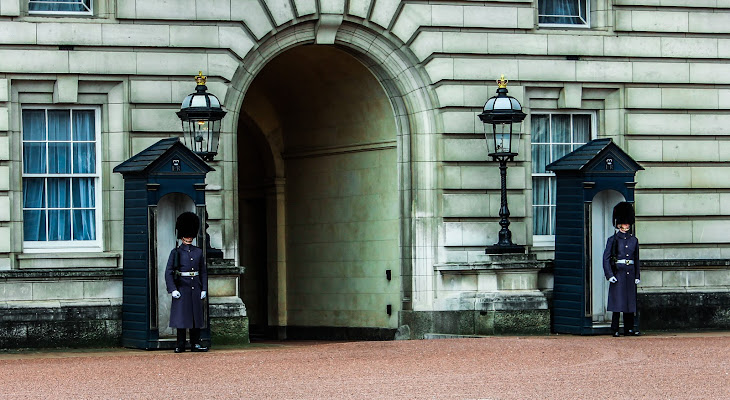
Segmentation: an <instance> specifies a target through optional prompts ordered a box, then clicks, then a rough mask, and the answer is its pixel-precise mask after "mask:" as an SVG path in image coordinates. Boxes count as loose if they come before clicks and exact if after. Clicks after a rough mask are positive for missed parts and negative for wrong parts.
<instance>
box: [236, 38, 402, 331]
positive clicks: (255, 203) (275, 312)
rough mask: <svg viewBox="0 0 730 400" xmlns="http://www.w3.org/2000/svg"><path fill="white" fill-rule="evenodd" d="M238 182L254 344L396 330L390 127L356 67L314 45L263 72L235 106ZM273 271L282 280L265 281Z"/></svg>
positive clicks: (364, 73)
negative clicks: (261, 336)
mask: <svg viewBox="0 0 730 400" xmlns="http://www.w3.org/2000/svg"><path fill="white" fill-rule="evenodd" d="M237 179H238V186H239V210H240V212H239V232H240V233H241V234H240V238H241V246H240V248H241V254H240V259H241V263H242V265H243V266H244V267H246V272H245V275H244V278H243V280H242V281H243V284H242V288H241V289H242V297H243V300H244V303H245V304H246V308H247V310H248V313H249V322H250V324H251V331H252V335H255V333H256V332H257V331H265V330H266V329H265V328H267V327H273V326H275V325H281V324H284V325H287V326H289V327H292V326H296V327H306V328H311V327H318V328H322V327H325V328H345V327H347V328H352V327H357V328H378V329H382V328H395V327H396V324H397V317H394V315H397V312H395V310H397V308H399V289H400V285H399V282H397V281H395V280H394V281H395V282H391V281H389V280H387V279H386V276H387V273H386V271H388V270H389V271H391V276H396V277H397V276H398V272H397V271H399V251H398V248H399V247H398V246H399V242H398V240H399V206H398V204H399V203H398V173H397V151H396V128H395V118H394V115H393V109H392V107H391V104H390V102H389V99H388V97H387V95H386V93H385V91H384V90H383V88H382V86H381V85H380V83H379V82H378V80H377V79H376V78H375V76H373V74H372V73H371V72H370V71H369V70H368V69H367V68H366V67H365V66H364V65H363V64H362V63H360V62H359V61H358V60H357V59H355V58H354V57H352V56H351V55H350V54H348V53H346V52H344V51H342V50H339V49H337V48H335V47H332V46H315V45H308V46H299V47H296V48H293V49H290V50H287V51H285V52H284V53H282V54H280V55H279V56H277V57H276V58H274V59H273V60H272V61H271V62H269V63H268V64H267V65H266V66H265V67H264V68H263V70H262V71H261V72H260V73H259V74H258V75H257V77H256V78H255V79H254V81H253V83H252V84H251V86H250V88H249V89H248V90H247V92H246V95H245V99H244V103H243V106H242V110H241V122H240V123H239V130H238V178H237ZM277 193H279V194H278V195H277ZM276 196H283V197H278V199H279V202H278V203H277V200H275V199H274V198H276ZM282 198H283V199H285V200H284V201H281V199H282ZM282 204H283V205H282ZM282 213H283V215H282ZM282 217H283V218H282ZM281 221H285V223H283V225H284V226H283V227H282V226H278V225H277V224H282V223H281ZM282 249H284V250H282ZM282 262H284V263H286V267H285V271H286V273H285V274H286V279H285V280H282V279H279V278H275V277H273V276H272V273H273V271H276V269H277V268H281V263H282ZM282 281H283V282H282ZM277 285H278V286H277ZM281 304H286V306H285V307H283V309H280V308H277V307H280V306H281ZM388 305H390V307H388ZM386 310H390V312H391V313H390V314H388V313H386Z"/></svg>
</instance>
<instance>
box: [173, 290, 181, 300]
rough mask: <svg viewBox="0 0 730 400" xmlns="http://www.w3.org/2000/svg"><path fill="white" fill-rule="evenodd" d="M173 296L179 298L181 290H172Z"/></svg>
mask: <svg viewBox="0 0 730 400" xmlns="http://www.w3.org/2000/svg"><path fill="white" fill-rule="evenodd" d="M172 297H173V298H175V299H179V298H180V292H178V291H177V290H173V291H172Z"/></svg>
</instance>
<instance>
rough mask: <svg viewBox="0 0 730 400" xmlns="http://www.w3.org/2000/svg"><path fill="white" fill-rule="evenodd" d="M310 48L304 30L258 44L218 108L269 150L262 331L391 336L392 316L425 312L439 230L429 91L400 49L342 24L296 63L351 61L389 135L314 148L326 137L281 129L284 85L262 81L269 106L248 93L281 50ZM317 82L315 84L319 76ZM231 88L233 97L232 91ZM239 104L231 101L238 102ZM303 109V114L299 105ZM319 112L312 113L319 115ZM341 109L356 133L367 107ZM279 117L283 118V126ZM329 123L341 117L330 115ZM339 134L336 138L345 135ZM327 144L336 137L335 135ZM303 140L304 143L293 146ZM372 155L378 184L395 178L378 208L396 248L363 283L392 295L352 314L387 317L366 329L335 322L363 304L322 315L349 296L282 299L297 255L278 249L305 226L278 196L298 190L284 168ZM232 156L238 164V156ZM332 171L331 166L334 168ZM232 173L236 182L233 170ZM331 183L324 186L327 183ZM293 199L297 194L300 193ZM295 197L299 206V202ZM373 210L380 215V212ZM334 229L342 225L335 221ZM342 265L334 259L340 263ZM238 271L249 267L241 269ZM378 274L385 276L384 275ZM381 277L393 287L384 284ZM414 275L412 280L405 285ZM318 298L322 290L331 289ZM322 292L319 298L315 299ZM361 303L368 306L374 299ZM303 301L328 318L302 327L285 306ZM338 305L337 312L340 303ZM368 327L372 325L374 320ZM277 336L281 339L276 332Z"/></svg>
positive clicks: (354, 321) (355, 321)
mask: <svg viewBox="0 0 730 400" xmlns="http://www.w3.org/2000/svg"><path fill="white" fill-rule="evenodd" d="M309 34H311V36H309ZM313 39H314V31H313V30H311V31H310V30H309V28H308V27H297V29H296V30H295V29H293V28H292V29H291V30H290V31H284V32H280V33H279V34H277V35H275V36H274V37H273V38H271V39H270V40H268V41H267V42H265V43H263V44H262V45H261V47H260V48H259V49H258V51H257V52H256V53H255V54H253V55H251V54H249V56H247V57H246V59H245V60H244V65H243V66H242V67H241V68H240V69H239V73H237V74H236V78H235V79H234V81H233V82H232V87H234V88H235V89H236V90H231V91H229V92H228V97H227V98H226V101H225V102H226V104H228V109H229V110H235V108H234V107H236V104H240V105H241V107H240V108H238V110H241V111H240V113H239V115H240V118H239V119H241V118H246V117H245V116H244V115H248V116H249V117H251V119H252V120H257V121H256V124H257V128H256V129H258V130H259V131H260V132H261V133H260V136H261V137H263V138H264V139H265V141H266V143H267V145H268V150H267V152H270V153H271V155H272V162H271V165H273V170H274V172H273V173H272V174H269V175H268V176H267V177H266V179H265V180H266V181H267V182H268V183H267V185H269V186H268V190H267V191H266V194H265V197H266V200H265V202H266V209H267V211H266V215H267V218H268V220H267V222H266V226H267V232H266V237H267V238H268V242H267V243H266V245H267V247H268V250H267V280H268V285H269V288H268V295H267V300H268V325H269V326H271V327H284V326H295V325H296V326H303V327H311V326H313V325H312V324H315V326H319V325H317V324H319V323H321V325H322V326H328V327H347V328H353V327H363V328H373V327H374V328H382V329H394V328H395V327H397V324H398V311H399V310H409V309H415V308H418V307H419V306H423V307H424V308H425V307H428V306H429V305H430V301H431V296H430V294H431V292H430V289H431V286H432V282H431V279H432V266H433V262H434V259H435V256H436V246H437V243H436V242H437V240H436V237H437V235H436V233H437V229H438V221H437V220H436V217H435V214H436V210H435V204H436V194H435V191H434V190H433V188H435V187H437V186H436V184H435V183H436V182H435V181H436V176H437V174H436V167H435V162H436V138H435V135H433V133H434V132H435V130H436V128H435V120H436V119H435V116H434V115H433V112H432V110H433V109H434V107H433V106H432V104H431V96H430V94H429V93H430V92H429V90H428V89H427V85H426V84H425V82H424V79H423V78H422V76H421V75H420V73H419V72H418V71H419V70H418V69H417V68H414V67H413V63H412V59H410V58H409V57H408V55H406V54H404V53H403V52H402V50H399V49H398V48H397V47H396V46H394V45H393V44H392V43H390V42H388V41H387V40H385V39H384V38H383V37H382V36H379V35H377V34H375V33H374V32H372V31H369V30H367V29H364V28H362V27H358V26H354V25H348V24H343V26H341V27H340V30H339V31H338V34H337V39H336V40H335V44H334V45H333V46H309V52H310V53H311V54H309V55H307V54H304V53H300V54H299V56H300V57H305V58H306V57H314V59H315V60H321V54H320V55H319V56H315V55H314V54H315V53H317V52H321V51H325V52H327V51H330V52H339V53H340V54H339V56H338V57H337V58H335V59H333V64H338V63H339V62H340V61H342V60H349V61H350V62H353V61H354V60H353V59H352V58H353V57H354V58H356V59H358V60H359V61H360V63H357V65H359V66H360V68H361V70H362V71H364V72H365V74H366V75H367V76H370V78H371V79H370V80H369V81H368V85H370V86H373V87H377V89H378V90H379V91H380V95H379V98H380V99H381V100H382V102H381V103H380V104H385V105H386V107H385V108H387V109H388V114H389V117H388V120H389V121H390V123H391V126H390V127H389V128H387V129H388V130H390V132H391V135H390V136H389V137H388V138H387V139H384V138H380V139H382V140H380V139H376V140H375V142H378V143H377V144H374V142H372V141H365V142H363V143H360V142H358V141H357V140H355V139H356V138H354V137H351V138H350V139H353V140H350V141H349V142H337V141H334V142H332V141H327V140H324V141H322V139H323V138H327V135H314V136H306V135H301V137H300V136H296V135H292V134H287V133H286V132H285V130H286V129H285V128H286V127H285V126H280V125H281V124H280V122H281V121H282V118H284V119H288V120H291V119H292V118H294V119H296V117H295V116H294V115H295V114H296V112H297V110H296V109H294V110H292V109H288V108H287V104H285V102H283V103H282V101H281V98H285V96H287V95H288V93H289V90H288V89H287V87H286V86H287V84H285V83H282V82H281V81H279V80H277V79H275V78H266V79H267V82H268V83H267V85H268V86H269V89H270V90H269V92H272V91H273V92H278V93H279V96H280V97H279V100H277V99H276V98H274V99H273V100H272V98H271V97H270V96H269V95H262V94H261V90H260V89H261V88H260V87H257V83H256V80H257V79H259V78H260V76H262V74H263V75H266V74H267V68H268V67H270V66H271V65H274V66H275V65H276V60H277V58H278V56H282V55H283V56H285V57H286V53H287V52H288V51H292V50H291V49H293V48H296V47H297V46H301V45H307V44H311V43H312V42H313ZM281 43H288V44H289V45H288V46H287V47H286V48H284V46H282V45H281ZM316 49H327V50H316ZM294 51H297V50H294ZM289 65H290V68H291V69H294V70H296V67H297V62H293V63H291V62H290V63H289ZM312 65H314V64H312ZM276 68H278V69H277V70H276V71H277V72H276V73H271V74H273V75H274V76H276V75H278V76H279V77H282V76H286V75H287V71H286V68H283V67H281V66H278V67H276ZM360 73H362V72H360ZM325 75H327V74H325ZM366 75H362V76H366ZM320 78H323V77H322V76H321V77H320ZM325 78H326V76H325ZM284 81H286V82H288V85H289V86H290V87H292V86H293V85H296V83H292V82H293V81H292V80H290V79H285V80H284ZM354 81H355V82H359V81H361V79H354ZM238 88H241V91H240V92H239V91H238ZM322 88H327V89H333V90H337V89H336V86H333V87H329V86H326V85H324V86H322V85H321V84H320V87H319V88H317V87H310V88H309V89H308V90H309V91H310V92H313V93H319V92H322V90H321V89H322ZM350 90H352V89H350ZM305 92H306V91H305ZM239 95H240V97H237V96H239ZM367 97H368V96H359V97H358V96H351V97H347V96H339V98H346V99H347V100H349V101H350V102H352V101H353V99H354V100H358V99H366V98H367ZM302 104H305V105H306V104H307V103H302ZM333 104H335V103H333ZM335 105H336V104H335ZM320 106H321V104H320ZM295 108H296V107H295ZM326 108H327V107H320V109H326ZM313 110H314V109H311V108H310V111H309V112H308V113H305V114H306V115H309V116H311V113H312V112H315V111H316V110H314V111H313ZM348 110H349V111H347V112H346V113H349V114H350V115H349V117H348V118H345V119H344V120H343V119H339V120H338V121H339V122H340V123H342V122H345V125H346V122H347V121H350V122H352V121H357V124H355V125H365V124H368V123H372V121H373V120H372V119H369V118H367V116H368V112H367V111H368V110H367V107H360V108H358V107H355V106H351V107H350V108H349V109H348ZM363 110H365V111H363ZM330 113H331V111H330ZM283 114H286V115H284V116H283V117H282V115H283ZM329 115H330V116H332V115H340V114H338V113H334V114H332V113H331V114H329ZM317 119H318V120H319V121H320V122H321V121H323V120H326V119H327V117H326V116H325V117H322V116H319V117H317ZM329 119H332V118H329ZM335 119H336V118H335ZM290 125H291V124H290ZM239 127H240V124H239ZM319 128H322V126H321V125H320V126H319ZM240 133H241V132H234V134H235V136H234V140H233V142H234V143H236V142H240V141H241V140H243V138H242V137H241V136H240ZM347 133H348V132H345V133H344V134H345V136H346V135H347ZM335 137H339V138H342V137H340V136H335ZM302 138H306V139H305V140H301V139H302ZM285 139H288V140H285ZM328 139H329V138H328ZM287 142H288V146H287ZM240 146H241V144H240V143H239V144H238V146H237V148H239V149H240ZM358 146H360V147H358ZM380 147H384V148H388V149H390V150H391V152H390V159H391V161H392V162H391V165H392V169H391V170H390V172H391V173H390V174H389V175H383V177H384V178H393V177H395V183H394V185H393V186H394V189H393V190H394V191H393V193H394V194H395V195H394V197H392V199H390V200H388V201H387V204H388V205H389V206H392V207H394V208H395V214H397V217H396V220H397V221H396V222H394V224H395V226H396V227H395V229H390V230H389V232H390V233H392V232H393V231H395V232H396V237H395V240H392V239H393V238H389V239H391V240H389V242H390V243H392V244H394V246H395V250H394V253H395V256H393V257H392V259H390V260H388V261H389V262H390V263H386V264H387V268H386V267H382V266H381V267H380V270H381V271H380V272H378V273H377V274H376V276H372V277H369V279H372V280H373V281H376V280H380V281H384V282H389V289H388V293H389V294H390V295H393V296H386V297H388V298H387V300H383V301H384V302H383V301H381V303H382V304H381V303H378V304H370V305H368V306H367V307H369V308H368V310H360V311H366V312H370V313H371V314H373V315H374V314H376V313H380V314H382V315H387V318H381V317H382V316H381V317H378V318H381V319H380V320H379V321H380V322H372V321H374V320H373V319H371V320H369V321H370V322H368V321H366V320H365V319H363V318H361V316H358V317H341V316H342V315H346V314H347V313H348V312H349V313H350V314H352V309H356V308H358V307H361V308H362V304H363V303H365V302H368V301H370V302H371V303H372V301H371V300H363V299H359V300H353V304H351V306H352V307H351V309H350V310H335V309H334V306H326V305H324V304H325V303H328V304H335V305H338V306H339V305H341V304H342V303H343V300H342V299H341V298H340V299H337V298H336V297H337V296H335V295H339V296H340V297H343V296H344V297H348V296H349V295H351V294H352V293H330V294H331V295H332V296H329V298H328V299H324V300H323V299H322V298H321V297H320V298H318V299H314V300H312V299H311V296H310V298H308V297H307V296H308V295H310V294H311V293H301V292H296V290H295V291H292V290H289V289H290V288H295V287H296V285H292V282H293V281H295V280H296V279H297V277H296V276H295V275H296V273H297V272H295V269H292V265H295V264H297V262H300V261H301V260H297V257H296V256H293V255H294V254H296V252H297V251H298V250H297V249H294V248H292V247H291V246H289V245H287V243H288V244H292V245H294V242H292V241H289V242H287V238H289V237H290V234H291V230H290V228H293V229H300V228H302V229H304V228H303V227H302V225H306V223H305V224H302V223H301V221H296V220H295V221H290V219H291V218H292V216H294V217H295V219H296V217H299V216H300V214H299V213H297V212H293V211H292V210H294V209H295V208H296V205H295V204H294V203H293V202H292V201H289V200H287V194H289V195H291V194H293V193H295V191H292V189H291V188H292V187H295V186H296V184H297V183H298V182H291V181H290V176H288V175H287V174H286V171H287V170H289V171H295V172H298V171H300V170H299V169H297V168H294V169H292V168H291V165H292V164H296V163H299V162H301V163H306V162H307V161H303V160H307V159H310V158H316V157H320V158H326V157H330V156H331V155H330V154H328V153H327V152H330V151H333V149H339V150H335V152H338V151H339V152H340V153H342V154H360V155H361V156H362V155H363V154H366V153H374V152H377V151H380V150H381V149H380ZM323 148H327V150H326V151H324V152H323V150H322V149H323ZM239 153H240V152H239ZM238 157H240V154H239V155H238ZM335 164H337V163H336V162H335ZM239 165H240V162H239ZM287 167H289V168H287ZM303 170H306V169H303ZM238 171H239V175H240V172H241V170H240V168H239V169H238ZM350 173H352V171H350ZM330 178H332V177H329V178H328V179H330ZM368 179H370V178H368ZM376 180H377V179H376ZM382 180H383V179H381V181H382ZM335 186H336V185H335ZM287 187H288V188H289V189H287ZM333 187H334V186H333ZM239 190H240V189H239ZM305 192H306V191H305ZM296 193H297V194H298V193H299V192H296ZM295 197H297V198H298V196H295ZM330 200H332V199H330ZM239 205H240V203H239ZM340 207H342V206H340ZM345 208H348V207H345ZM350 208H352V207H350ZM355 208H356V207H355ZM368 208H370V209H372V208H374V207H365V209H368ZM380 208H381V209H382V208H384V207H380ZM386 219H387V218H386ZM238 222H239V223H238V228H237V229H238V230H239V232H241V229H242V227H243V226H244V225H245V224H244V223H241V221H238ZM339 222H343V223H344V221H339ZM297 226H298V227H297ZM272 231H273V232H272ZM241 233H242V232H241ZM295 236H296V235H295ZM304 236H306V235H304ZM239 239H240V242H241V243H239V246H240V247H241V248H243V246H245V245H244V244H243V241H244V240H245V237H244V235H243V234H241V235H239ZM304 247H307V246H304ZM310 248H311V246H310ZM292 257H294V258H292ZM242 260H243V259H242ZM342 261H343V260H340V262H342ZM380 261H384V260H380ZM304 263H306V261H304ZM242 265H243V264H242ZM384 265H385V264H384ZM244 266H246V265H244ZM246 267H247V268H250V266H246ZM249 271H250V269H249ZM297 271H298V270H297ZM386 271H388V272H387V273H386ZM320 272H322V271H320ZM371 272H372V271H371ZM292 273H294V275H292ZM368 273H370V272H368ZM346 274H347V273H346ZM387 276H389V277H390V278H391V280H392V281H387V278H386V277H387ZM416 276H417V278H414V277H416ZM394 278H397V279H394ZM244 279H245V277H244ZM339 279H344V275H343V276H340V277H339ZM320 283H322V282H320ZM346 284H351V282H346ZM324 286H326V284H324V283H323V284H322V285H320V287H321V288H324ZM394 286H396V288H395V289H393V287H394ZM325 289H326V290H330V289H331V288H325ZM325 289H322V290H321V291H320V293H321V292H322V291H324V290H325ZM297 290H298V289H297ZM293 293H295V294H293ZM296 293H298V294H296ZM370 297H371V298H373V296H370ZM380 297H382V296H375V298H380ZM244 301H245V295H244ZM306 301H314V302H315V303H317V302H318V304H314V305H312V308H311V309H314V308H316V307H320V308H321V307H324V308H327V307H329V309H324V310H320V311H323V312H324V313H325V314H327V317H326V318H319V319H318V318H314V317H311V316H310V317H308V318H309V319H307V318H301V315H302V314H301V312H300V311H301V310H299V309H295V308H293V307H292V304H295V303H296V304H297V307H299V306H300V304H306ZM344 302H345V303H346V302H347V301H344ZM249 310H251V308H249ZM291 311H296V314H297V317H293V316H292V312H291ZM386 311H390V313H391V314H390V315H388V314H387V313H386ZM310 314H312V313H310ZM360 314H362V313H360ZM335 315H339V316H335ZM375 319H376V320H377V318H375ZM383 321H385V322H383ZM279 336H281V333H280V334H279Z"/></svg>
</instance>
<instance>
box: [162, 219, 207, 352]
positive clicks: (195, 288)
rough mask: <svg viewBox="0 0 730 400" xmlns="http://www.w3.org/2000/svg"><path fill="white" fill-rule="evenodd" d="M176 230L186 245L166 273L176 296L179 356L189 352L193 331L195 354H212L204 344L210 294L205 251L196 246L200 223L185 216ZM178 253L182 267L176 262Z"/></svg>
mask: <svg viewBox="0 0 730 400" xmlns="http://www.w3.org/2000/svg"><path fill="white" fill-rule="evenodd" d="M175 229H176V230H177V238H178V239H182V244H181V245H180V246H176V247H175V248H174V249H173V250H172V251H171V252H170V258H169V259H168V260H167V268H166V269H165V283H166V285H167V292H168V293H170V294H171V295H172V306H171V308H170V328H177V343H176V345H175V353H181V352H183V351H185V336H186V330H190V350H191V351H208V348H207V347H203V346H202V345H201V344H200V328H202V327H204V326H205V320H204V318H205V313H204V312H203V299H205V297H206V296H207V291H208V270H207V266H206V262H205V257H204V256H203V250H201V249H200V248H199V247H197V246H193V244H192V243H193V238H195V237H196V236H198V230H199V229H200V219H199V218H198V216H197V215H195V214H194V213H191V212H185V213H182V214H180V216H178V217H177V221H176V223H175ZM176 253H177V256H178V257H179V258H178V259H179V263H177V262H176V260H175V258H176ZM176 264H179V265H176Z"/></svg>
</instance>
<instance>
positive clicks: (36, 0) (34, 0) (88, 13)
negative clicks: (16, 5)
mask: <svg viewBox="0 0 730 400" xmlns="http://www.w3.org/2000/svg"><path fill="white" fill-rule="evenodd" d="M85 1H87V0H77V1H76V3H84V2H85ZM88 2H89V7H88V8H89V11H42V10H31V9H30V4H31V3H39V4H42V3H53V0H28V3H27V6H28V15H39V16H44V15H48V16H63V15H69V16H93V15H94V3H95V2H96V0H88ZM71 4H75V3H71Z"/></svg>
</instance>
